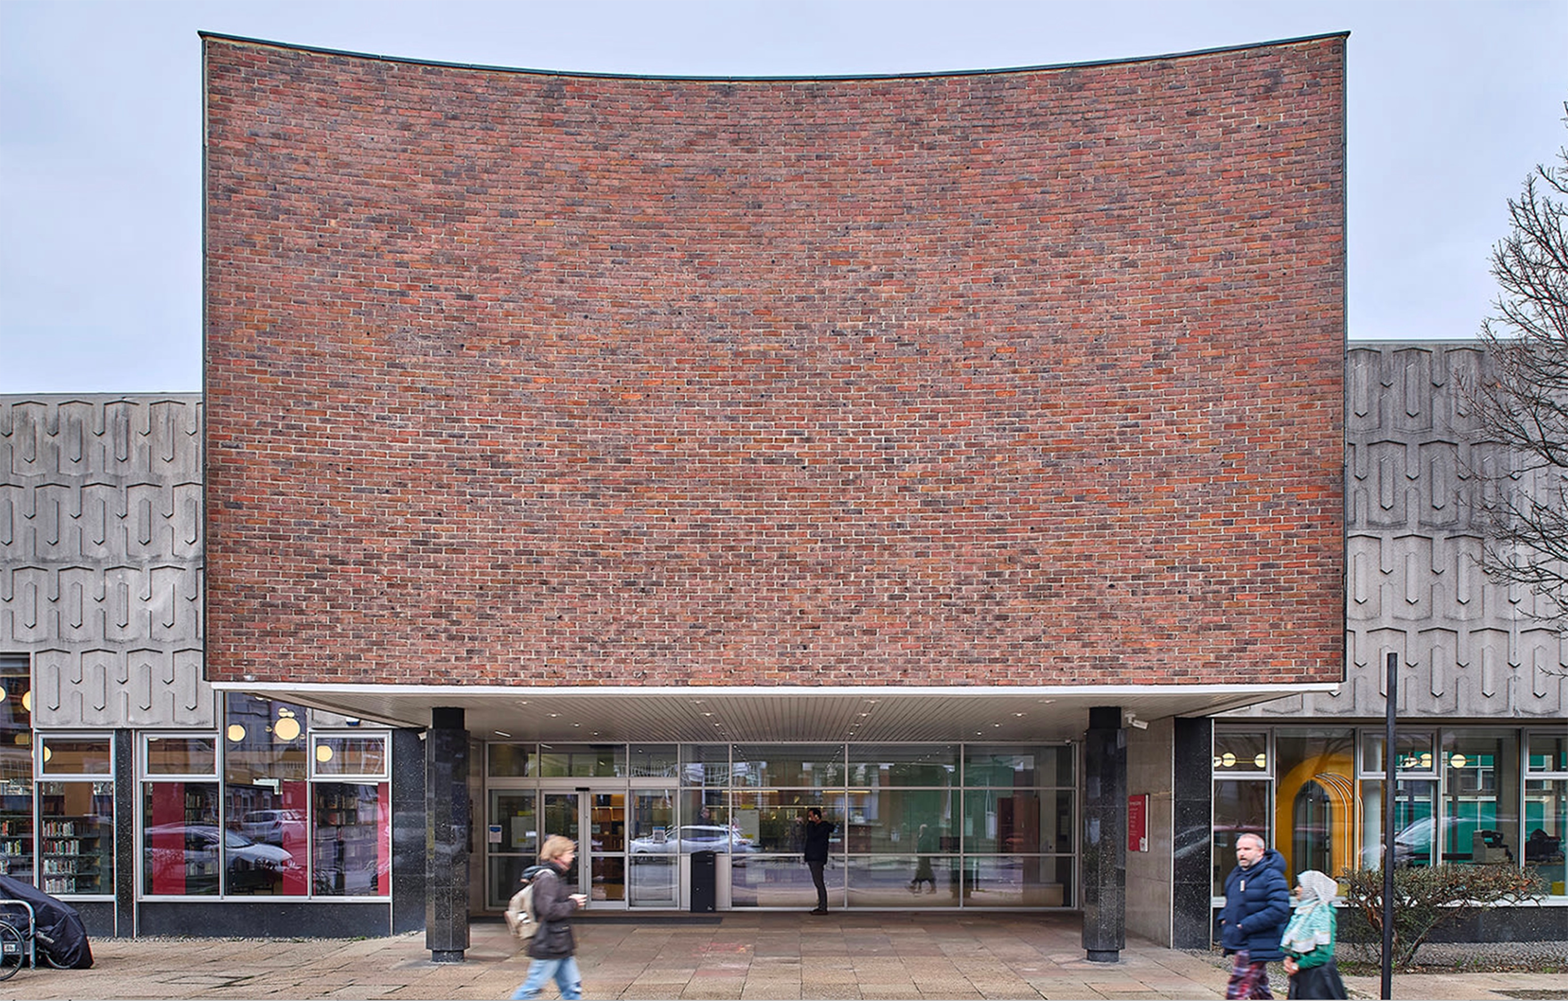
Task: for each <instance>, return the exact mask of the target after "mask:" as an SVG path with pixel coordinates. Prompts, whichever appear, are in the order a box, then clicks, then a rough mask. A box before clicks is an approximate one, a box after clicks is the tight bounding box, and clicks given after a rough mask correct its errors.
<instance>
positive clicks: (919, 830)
mask: <svg viewBox="0 0 1568 1001" xmlns="http://www.w3.org/2000/svg"><path fill="white" fill-rule="evenodd" d="M957 810H958V793H957V791H956V790H949V789H881V790H878V791H874V792H860V791H852V792H851V793H850V794H849V820H848V823H846V824H845V832H844V836H845V841H846V848H847V850H848V851H849V852H850V853H852V854H857V855H864V854H868V853H872V854H877V853H888V854H903V855H907V854H910V853H912V852H919V853H923V854H933V853H935V852H937V851H938V850H940V846H941V844H942V838H943V837H944V836H951V835H953V834H954V833H955V831H956V828H955V826H954V825H955V823H956V818H955V816H954V814H955V813H956V812H957Z"/></svg>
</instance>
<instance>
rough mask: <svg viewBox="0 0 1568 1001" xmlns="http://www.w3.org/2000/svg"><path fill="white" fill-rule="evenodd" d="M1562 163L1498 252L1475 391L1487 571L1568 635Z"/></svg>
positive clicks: (1533, 181) (1526, 202)
mask: <svg viewBox="0 0 1568 1001" xmlns="http://www.w3.org/2000/svg"><path fill="white" fill-rule="evenodd" d="M1564 111H1565V113H1568V104H1565V105H1564ZM1564 120H1565V122H1568V116H1565V119H1564ZM1558 160H1559V162H1558V163H1557V164H1556V165H1555V166H1550V167H1549V166H1545V165H1542V166H1538V167H1536V169H1535V172H1534V173H1533V174H1531V175H1530V177H1529V178H1527V179H1526V181H1525V185H1524V190H1523V192H1522V193H1521V194H1520V195H1519V197H1518V198H1517V199H1510V200H1509V202H1508V212H1509V219H1510V223H1511V225H1510V231H1509V234H1508V236H1507V237H1506V238H1504V239H1503V240H1502V241H1501V242H1499V243H1498V244H1497V246H1496V247H1494V248H1493V250H1492V277H1493V278H1495V279H1496V281H1497V286H1498V298H1497V300H1496V302H1495V303H1494V304H1493V306H1494V313H1493V315H1492V316H1491V317H1489V318H1488V319H1486V320H1485V321H1484V322H1483V323H1482V325H1481V340H1482V342H1483V343H1484V344H1485V345H1486V347H1487V364H1486V365H1484V366H1483V368H1482V370H1481V375H1480V377H1479V378H1478V379H1475V380H1472V381H1471V382H1470V383H1469V384H1467V385H1466V386H1465V393H1466V396H1467V398H1468V400H1469V402H1470V405H1471V407H1472V409H1473V412H1474V413H1475V416H1476V422H1477V424H1476V431H1475V435H1474V438H1473V439H1472V442H1473V446H1474V447H1473V450H1472V465H1473V466H1476V467H1481V466H1483V465H1486V466H1488V468H1485V469H1475V470H1472V471H1473V472H1475V474H1476V476H1477V477H1478V479H1479V481H1480V482H1481V483H1482V484H1483V486H1484V488H1485V491H1484V492H1485V494H1486V495H1487V496H1488V497H1489V498H1490V500H1491V503H1490V504H1483V505H1482V510H1481V511H1479V512H1478V520H1479V522H1480V525H1481V527H1482V529H1483V530H1484V531H1485V533H1486V545H1485V551H1484V556H1483V558H1482V567H1483V569H1484V570H1485V571H1486V574H1487V576H1488V577H1489V578H1490V579H1491V580H1493V581H1494V582H1496V583H1498V584H1501V585H1504V586H1519V587H1523V588H1525V589H1527V590H1529V591H1530V592H1531V593H1532V594H1534V595H1535V596H1536V597H1537V598H1539V599H1542V600H1541V602H1540V603H1539V607H1538V608H1537V610H1536V611H1535V612H1534V613H1533V614H1534V615H1535V617H1536V618H1539V619H1544V620H1546V621H1550V622H1553V623H1555V624H1556V625H1557V627H1558V629H1559V630H1560V631H1565V630H1568V146H1565V147H1564V148H1562V149H1560V150H1559V151H1558ZM1486 459H1492V460H1494V461H1493V462H1492V463H1490V464H1488V463H1486V461H1485V460H1486Z"/></svg>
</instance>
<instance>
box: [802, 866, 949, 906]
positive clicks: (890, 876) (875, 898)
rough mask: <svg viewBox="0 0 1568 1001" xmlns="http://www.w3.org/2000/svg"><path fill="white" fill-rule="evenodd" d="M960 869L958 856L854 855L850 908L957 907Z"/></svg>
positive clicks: (849, 874) (849, 876) (850, 868)
mask: <svg viewBox="0 0 1568 1001" xmlns="http://www.w3.org/2000/svg"><path fill="white" fill-rule="evenodd" d="M803 868H804V867H803ZM959 869H960V862H959V858H958V856H956V855H861V856H855V855H851V856H850V857H849V859H848V861H847V864H846V865H845V875H846V877H847V882H848V884H849V906H851V907H872V908H896V907H918V908H921V909H922V910H924V909H926V908H931V907H957V906H958V872H959ZM807 886H808V889H809V886H810V884H809V882H808V884H807Z"/></svg>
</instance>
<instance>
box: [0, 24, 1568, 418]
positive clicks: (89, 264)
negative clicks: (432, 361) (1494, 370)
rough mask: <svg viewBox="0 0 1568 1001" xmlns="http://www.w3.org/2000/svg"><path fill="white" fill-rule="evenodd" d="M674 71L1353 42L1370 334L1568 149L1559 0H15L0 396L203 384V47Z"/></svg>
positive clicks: (1437, 316) (1473, 323)
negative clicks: (284, 45)
mask: <svg viewBox="0 0 1568 1001" xmlns="http://www.w3.org/2000/svg"><path fill="white" fill-rule="evenodd" d="M201 30H205V31H214V32H220V33H225V34H232V35H241V36H246V37H251V38H262V39H268V40H272V41H280V42H289V43H295V44H300V45H311V46H318V47H324V48H332V49H342V50H347V51H352V52H364V53H374V54H378V55H389V56H398V57H404V58H409V59H429V60H437V61H444V62H458V63H471V64H479V65H492V66H511V67H525V68H529V69H545V70H569V71H570V70H581V71H592V72H599V73H632V74H672V75H681V76H816V75H843V74H881V73H919V72H928V71H941V70H967V69H992V68H1000V67H1015V66H1038V65H1054V64H1060V63H1071V62H1084V61H1093V60H1105V59H1122V58H1133V57H1139V56H1151V55H1163V54H1169V53H1176V52H1188V51H1193V50H1198V49H1209V48H1218V47H1223V46H1231V45H1243V44H1249V43H1253V42H1263V41H1271V40H1276V39H1283V38H1295V37H1300V36H1303V35H1314V34H1322V33H1327V32H1335V31H1349V32H1350V33H1351V35H1350V42H1349V53H1350V55H1349V139H1348V146H1349V262H1350V263H1349V267H1350V274H1349V300H1350V301H1349V317H1350V330H1349V333H1350V336H1351V337H1352V338H1353V339H1361V340H1368V339H1372V340H1375V339H1385V338H1388V339H1396V338H1397V339H1407V338H1466V337H1471V336H1473V335H1474V333H1475V331H1476V328H1477V326H1478V325H1479V323H1480V320H1481V319H1482V317H1483V316H1484V315H1485V314H1486V312H1487V310H1488V308H1489V304H1490V302H1491V300H1492V298H1493V296H1494V294H1495V290H1494V287H1493V284H1492V280H1491V278H1490V276H1489V275H1488V273H1487V255H1488V252H1489V250H1490V248H1491V246H1492V245H1493V244H1494V243H1495V242H1496V241H1497V240H1498V239H1499V238H1501V237H1502V236H1503V235H1504V234H1505V233H1506V227H1507V215H1506V210H1507V207H1506V202H1507V199H1508V198H1510V197H1512V196H1514V195H1516V194H1517V193H1518V191H1519V190H1520V187H1521V186H1522V184H1523V181H1524V178H1525V176H1526V174H1528V173H1529V171H1530V170H1531V168H1532V167H1533V166H1534V165H1536V164H1537V163H1542V162H1552V161H1553V160H1554V159H1555V157H1556V155H1557V150H1558V149H1559V148H1560V147H1561V146H1562V145H1564V143H1565V141H1568V128H1565V126H1564V123H1563V114H1564V112H1563V102H1564V100H1568V57H1565V53H1568V0H1545V2H1530V3H1503V2H1496V3H1482V2H1463V3H1427V2H1393V0H1385V2H1377V0H1361V2H1357V3H1327V2H1325V3H1311V2H1297V3H1288V4H1287V3H1268V2H1252V3H1196V2H1181V0H1163V2H1158V3H1142V2H1112V0H1101V2H1066V0H1060V2H1046V0H1036V2H1027V3H1025V2H1018V3H984V2H970V3H956V2H929V3H919V2H891V0H887V2H872V0H862V2H851V0H839V2H815V3H806V2H800V3H787V2H773V3H742V2H735V0H728V2H723V3H696V2H692V3H677V2H668V0H640V2H636V3H590V2H564V0H562V2H554V3H525V2H513V3H503V2H491V3H472V2H461V0H443V2H439V3H424V2H413V0H409V2H402V3H396V2H381V3H347V2H333V0H311V2H305V3H292V2H271V3H233V2H221V0H212V2H205V3H175V2H162V3H148V2H129V0H127V2H116V3H72V2H67V0H54V2H43V3H37V2H19V0H0V392H7V393H32V392H37V393H44V392H169V391H193V390H198V389H200V388H201V170H200V168H201V162H200V149H201V47H200V43H199V40H198V38H197V35H196V33H197V32H198V31H201Z"/></svg>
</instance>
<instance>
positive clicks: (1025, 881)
mask: <svg viewBox="0 0 1568 1001" xmlns="http://www.w3.org/2000/svg"><path fill="white" fill-rule="evenodd" d="M1072 873H1073V867H1072V859H1071V858H1066V857H1061V856H1046V857H1043V858H1042V857H1034V858H1031V857H1028V856H1005V855H1004V856H995V855H992V856H981V857H978V858H976V857H967V858H965V859H964V869H963V879H964V887H963V889H964V894H963V896H964V906H966V907H1068V906H1071V904H1072Z"/></svg>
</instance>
